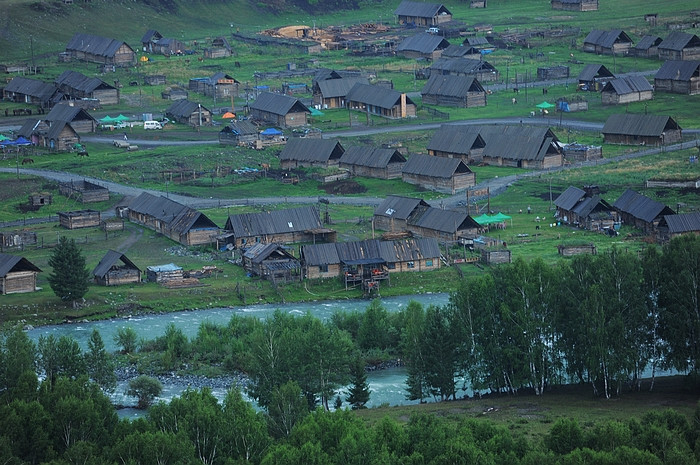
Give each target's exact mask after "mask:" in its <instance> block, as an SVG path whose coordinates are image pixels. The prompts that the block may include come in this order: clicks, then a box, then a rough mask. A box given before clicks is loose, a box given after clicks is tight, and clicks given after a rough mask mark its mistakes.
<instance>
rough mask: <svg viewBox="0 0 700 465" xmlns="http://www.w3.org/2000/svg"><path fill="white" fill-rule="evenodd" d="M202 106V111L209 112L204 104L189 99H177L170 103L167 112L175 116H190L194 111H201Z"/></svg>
mask: <svg viewBox="0 0 700 465" xmlns="http://www.w3.org/2000/svg"><path fill="white" fill-rule="evenodd" d="M200 106H201V108H202V111H204V112H207V113H209V110H208V109H207V108H206V107H205V106H204V105H201V104H199V103H197V102H192V101H191V100H187V99H183V100H178V101H176V102H175V103H173V104H172V105H170V106H169V107H168V109H167V110H165V112H166V113H167V114H169V115H172V116H175V117H184V118H189V117H190V116H191V115H192V113H194V112H196V111H199V108H200Z"/></svg>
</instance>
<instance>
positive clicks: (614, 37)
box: [583, 29, 632, 48]
mask: <svg viewBox="0 0 700 465" xmlns="http://www.w3.org/2000/svg"><path fill="white" fill-rule="evenodd" d="M619 42H629V43H631V42H632V39H630V36H628V35H627V34H625V32H624V31H623V30H622V29H613V30H611V31H603V30H600V29H594V30H592V31H591V32H589V33H588V35H587V36H586V38H585V39H583V43H584V44H595V45H599V46H601V47H605V48H612V46H613V45H615V44H616V43H619Z"/></svg>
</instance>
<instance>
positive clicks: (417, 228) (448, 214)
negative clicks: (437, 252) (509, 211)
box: [406, 207, 484, 242]
mask: <svg viewBox="0 0 700 465" xmlns="http://www.w3.org/2000/svg"><path fill="white" fill-rule="evenodd" d="M406 224H407V225H406V229H407V230H408V231H409V232H410V233H412V234H413V235H415V236H419V237H431V238H434V239H437V240H438V241H441V242H443V241H446V242H456V241H459V240H461V239H472V238H474V237H476V236H478V235H479V234H482V233H483V231H484V228H483V227H482V226H481V225H480V224H479V223H477V222H476V221H475V220H474V218H472V217H471V216H469V215H468V214H467V213H466V212H463V211H457V210H443V209H441V208H434V207H428V208H423V207H418V208H417V209H416V210H415V212H414V213H413V214H412V215H411V216H410V217H409V218H408V221H407V222H406Z"/></svg>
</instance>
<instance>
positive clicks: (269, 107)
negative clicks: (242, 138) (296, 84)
mask: <svg viewBox="0 0 700 465" xmlns="http://www.w3.org/2000/svg"><path fill="white" fill-rule="evenodd" d="M250 108H252V109H254V110H259V111H264V112H266V113H273V114H275V115H280V116H284V115H286V114H287V113H290V112H291V111H292V110H294V112H305V113H311V110H309V109H308V108H307V107H306V105H304V104H303V103H301V102H300V101H299V99H296V98H294V97H290V96H288V95H283V94H274V93H272V92H261V93H260V95H258V97H257V98H256V99H255V102H253V103H252V104H251V105H250Z"/></svg>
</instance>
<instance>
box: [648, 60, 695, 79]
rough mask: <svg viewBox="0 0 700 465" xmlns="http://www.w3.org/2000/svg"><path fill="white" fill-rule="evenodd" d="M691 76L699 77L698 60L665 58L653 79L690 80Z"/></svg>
mask: <svg viewBox="0 0 700 465" xmlns="http://www.w3.org/2000/svg"><path fill="white" fill-rule="evenodd" d="M693 77H696V78H697V77H700V61H685V60H666V61H665V62H664V64H662V65H661V68H659V70H658V71H657V72H656V75H655V76H654V79H671V80H674V81H690V79H691V78H693Z"/></svg>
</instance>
